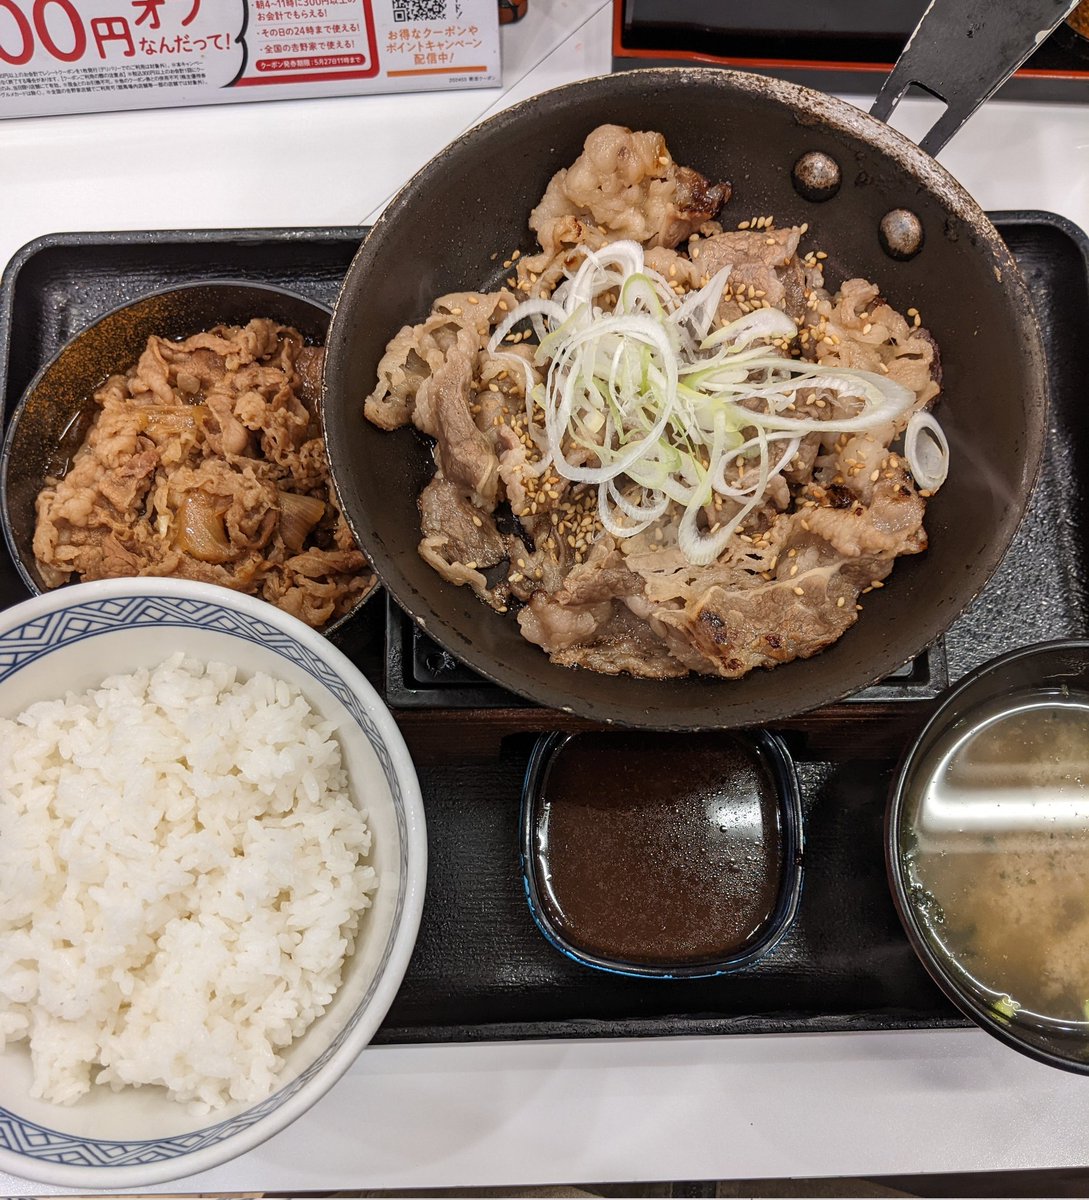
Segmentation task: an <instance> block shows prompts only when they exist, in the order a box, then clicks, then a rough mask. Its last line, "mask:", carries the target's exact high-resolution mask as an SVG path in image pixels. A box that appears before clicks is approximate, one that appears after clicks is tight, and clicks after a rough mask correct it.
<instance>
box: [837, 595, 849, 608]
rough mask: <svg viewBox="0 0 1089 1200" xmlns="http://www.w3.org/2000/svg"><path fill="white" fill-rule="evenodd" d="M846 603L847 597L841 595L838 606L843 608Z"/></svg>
mask: <svg viewBox="0 0 1089 1200" xmlns="http://www.w3.org/2000/svg"><path fill="white" fill-rule="evenodd" d="M846 603H847V599H846V597H844V596H840V598H839V599H838V600H837V601H836V608H842V607H843V606H844V605H845V604H846Z"/></svg>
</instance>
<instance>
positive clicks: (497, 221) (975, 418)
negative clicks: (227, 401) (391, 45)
mask: <svg viewBox="0 0 1089 1200" xmlns="http://www.w3.org/2000/svg"><path fill="white" fill-rule="evenodd" d="M603 122H614V123H616V124H621V125H627V126H629V127H630V128H632V129H653V130H660V131H661V132H662V133H664V134H665V137H666V140H667V143H668V145H669V148H670V151H671V152H672V154H673V155H674V157H675V159H676V161H677V162H680V163H684V164H686V165H690V166H692V167H695V168H696V169H697V170H699V171H701V172H702V173H703V174H704V175H707V176H709V177H710V178H711V179H712V180H714V181H717V180H720V179H727V180H730V181H731V182H732V183H733V198H732V200H731V201H730V202H729V204H728V205H727V207H726V208H725V209H724V211H723V214H722V220H723V224H724V225H725V227H727V228H732V227H734V226H735V225H736V224H737V223H738V222H739V221H741V220H744V219H746V218H748V217H750V216H755V215H760V214H765V213H772V214H774V215H775V217H776V220H777V224H779V225H780V226H783V225H786V224H789V223H791V222H798V223H801V222H803V221H808V222H809V224H810V227H811V230H812V234H811V236H810V238H809V239H808V244H809V245H810V246H812V247H813V248H821V249H823V250H825V251H826V252H827V254H828V259H827V262H826V264H825V266H826V269H827V273H828V274H827V277H828V279H829V280H830V282H831V283H832V285H833V286H836V285H838V284H839V283H840V282H841V281H842V280H844V279H848V278H852V277H855V276H863V277H865V278H867V279H870V280H874V281H876V282H877V283H878V284H879V285H880V287H881V289H882V292H883V294H884V295H885V296H886V297H887V298H888V300H889V301H890V303H891V304H892V305H893V306H894V307H896V308H898V309H900V310H901V311H903V310H906V309H907V308H909V307H912V306H914V307H916V308H918V309H919V310H920V311H921V313H922V318H923V322H924V323H925V325H926V326H927V327H928V328H929V329H930V330H931V332H932V333H933V335H934V336H935V338H936V339H937V341H938V343H939V345H940V347H941V352H942V368H943V373H944V381H943V396H942V398H941V402H940V407H939V409H938V415H939V417H940V419H941V423H942V425H943V427H944V429H945V431H946V433H947V435H948V437H949V442H950V445H951V449H952V469H951V472H950V477H949V481H948V482H947V483H946V485H945V487H944V488H943V489H942V490H941V491H940V492H939V493H938V495H937V496H936V497H935V498H934V500H933V501H932V502H931V504H930V506H929V508H928V510H927V518H926V528H927V531H928V533H929V536H930V549H929V550H928V551H927V552H926V553H925V554H922V555H917V556H914V557H911V558H902V559H900V560H899V561H898V562H897V564H896V566H895V568H894V570H893V573H892V575H891V576H890V578H889V580H888V581H887V585H886V586H885V588H884V589H882V590H881V591H877V592H873V593H871V594H869V595H867V596H866V597H864V602H865V608H864V611H863V612H862V613H861V614H860V619H859V621H858V622H857V624H856V625H855V626H854V627H853V628H851V629H850V630H848V631H847V633H846V634H845V635H844V636H843V637H842V638H841V639H840V640H839V641H838V642H837V643H836V644H835V645H833V646H831V647H830V648H829V649H827V650H825V651H823V652H822V653H820V654H818V655H816V656H815V657H814V658H811V659H808V660H806V661H796V662H793V663H789V664H786V665H784V666H780V667H777V668H776V669H774V670H772V671H763V670H758V671H755V672H753V673H751V674H750V675H748V676H746V677H745V678H744V679H741V680H738V681H725V680H721V679H709V678H704V677H689V678H686V679H681V680H671V681H647V680H637V679H632V678H629V677H627V676H619V677H609V676H604V675H597V674H592V673H590V672H587V671H576V670H570V669H567V668H564V667H559V666H554V665H553V664H552V663H550V662H549V661H548V658H547V656H546V655H545V654H544V653H543V652H542V651H541V650H540V649H539V648H538V647H536V646H533V645H531V644H530V643H529V642H526V641H524V640H523V639H522V638H521V636H520V635H519V632H518V626H517V624H516V622H515V621H514V619H513V616H503V615H500V614H498V613H495V612H493V611H492V610H490V609H488V608H487V607H486V606H485V605H483V604H481V603H480V602H479V601H478V600H477V599H476V598H475V597H474V596H473V595H472V593H471V592H470V591H469V590H468V589H467V588H458V587H454V586H452V585H450V584H448V583H446V582H445V581H444V580H442V579H441V578H440V577H439V576H438V575H437V574H436V573H435V572H434V571H433V570H432V569H431V568H430V567H429V566H427V565H426V564H425V563H424V562H423V560H422V559H421V558H420V557H419V555H418V554H417V553H416V546H417V543H418V541H419V537H420V532H419V528H420V527H419V516H418V513H417V508H416V498H417V496H418V495H419V494H420V491H421V490H422V488H423V487H424V485H425V483H426V482H427V480H428V479H429V478H430V477H431V474H432V471H433V464H432V459H431V455H430V450H429V446H428V444H427V440H426V439H424V438H422V437H421V436H420V435H419V434H418V433H416V432H415V431H414V430H412V429H402V430H399V431H397V432H395V433H392V434H391V433H384V432H382V431H380V430H378V429H377V428H375V427H373V426H372V425H370V424H369V423H368V422H367V421H365V420H364V418H363V399H364V397H365V396H366V395H367V394H368V393H369V392H370V391H371V390H372V388H373V387H374V383H375V379H376V375H377V364H378V360H379V358H380V357H381V355H382V352H383V349H384V347H385V345H386V343H387V342H388V340H389V339H390V338H391V337H392V336H393V335H394V334H395V333H396V332H397V330H398V329H399V328H400V327H401V326H402V325H404V324H406V323H410V322H416V321H419V320H422V319H423V317H424V316H425V315H426V314H427V312H428V311H429V309H430V305H431V302H432V301H433V300H434V299H435V298H436V297H438V296H440V295H442V294H443V293H444V292H452V291H460V290H464V289H467V288H474V287H480V286H483V285H484V284H486V283H487V282H489V277H491V278H492V279H494V274H493V269H494V265H495V264H494V256H495V255H496V253H498V255H499V257H500V260H501V259H502V258H504V257H507V256H509V255H510V253H511V251H512V250H514V248H515V247H520V248H521V250H522V251H523V252H528V251H530V250H531V249H532V248H533V241H532V237H531V235H530V234H529V233H528V231H527V228H526V221H527V218H528V214H529V210H530V208H531V207H532V206H533V205H534V204H535V203H536V202H537V200H538V199H539V198H540V196H541V195H542V194H543V193H544V190H545V186H546V184H547V183H548V181H549V179H550V177H551V176H552V175H553V173H554V172H555V171H556V170H558V169H559V168H560V167H562V166H565V165H567V164H569V163H571V162H573V161H574V159H575V158H576V157H577V155H578V154H579V152H580V150H581V148H582V143H583V140H584V139H585V137H586V135H587V134H588V133H589V132H590V131H591V130H592V129H593V128H594V127H595V126H597V125H599V124H601V123H603ZM814 150H816V151H823V152H825V153H826V154H828V155H831V156H832V157H833V158H834V159H835V160H836V162H837V163H838V164H839V166H840V168H841V172H842V186H841V187H840V189H839V191H838V193H837V194H836V195H835V196H834V197H833V198H831V199H828V200H826V201H824V202H819V203H818V202H814V201H811V200H806V199H804V198H803V197H802V196H801V195H800V194H799V192H798V191H797V190H796V189H795V186H794V184H793V182H792V168H793V165H794V164H795V163H796V162H797V160H798V159H799V158H800V157H801V156H802V155H803V154H806V153H807V152H809V151H814ZM900 208H907V209H910V210H911V211H912V212H914V213H915V214H916V215H917V216H918V218H919V219H920V221H921V223H922V228H923V233H924V235H925V240H924V243H923V246H922V249H921V250H920V251H919V252H918V253H917V254H916V255H915V256H914V257H913V258H911V259H910V260H908V261H897V260H895V259H893V258H891V257H890V256H889V255H888V254H887V253H886V251H885V250H884V249H883V248H882V242H881V240H880V237H879V232H878V231H879V226H880V223H881V220H882V218H883V217H884V216H885V215H886V214H887V213H888V212H889V211H890V210H893V209H900ZM1046 397H1047V378H1046V366H1045V360H1044V354H1043V350H1042V347H1041V343H1040V337H1039V331H1038V329H1037V327H1036V323H1035V318H1034V316H1033V312H1032V307H1031V302H1030V298H1029V294H1028V291H1027V289H1026V287H1025V284H1024V282H1023V281H1022V279H1021V277H1020V275H1019V273H1018V271H1017V268H1016V266H1015V264H1014V260H1013V258H1012V256H1011V255H1010V253H1009V251H1008V250H1007V249H1006V247H1005V245H1004V244H1003V243H1002V241H1001V239H1000V238H999V236H998V234H997V232H996V231H995V229H994V227H993V226H992V225H991V224H990V222H989V221H988V220H987V219H986V217H985V216H984V214H983V212H982V211H981V210H980V209H979V207H978V206H977V205H976V204H975V203H974V202H973V201H972V199H971V198H970V197H969V196H968V195H967V193H966V192H965V191H964V190H963V189H962V188H961V187H960V186H959V185H958V184H957V183H956V182H955V180H954V179H953V178H952V177H951V176H950V175H949V174H948V173H947V172H946V171H945V170H944V169H943V168H942V167H940V166H939V165H938V164H937V163H935V162H934V160H933V159H932V158H931V157H930V156H929V155H928V154H926V153H924V152H923V151H922V150H920V149H919V148H918V147H917V146H915V145H914V144H913V143H912V142H910V141H908V140H907V139H906V138H904V137H902V136H901V135H899V134H897V133H896V132H894V131H893V130H891V129H889V128H888V127H886V126H885V125H883V124H881V123H880V122H879V121H877V120H874V119H873V118H871V117H869V116H866V115H865V114H863V113H861V112H860V111H858V110H857V109H855V108H853V107H852V106H850V105H848V104H846V103H843V102H841V101H838V100H835V99H833V98H831V97H828V96H824V95H821V94H819V93H816V92H813V91H809V90H808V89H805V88H801V87H797V86H795V85H792V84H788V83H784V82H781V81H777V80H771V79H766V78H763V77H758V76H750V75H743V74H740V73H736V72H731V71H725V70H717V69H712V70H700V69H690V68H677V69H659V70H647V71H631V72H626V73H623V74H619V75H611V76H605V77H603V78H599V79H590V80H586V81H583V82H580V83H576V84H573V85H570V86H566V87H562V88H558V89H557V90H555V91H552V92H548V93H546V94H544V95H542V96H539V97H536V98H534V99H532V100H529V101H526V102H525V103H522V104H519V105H517V106H515V107H513V108H511V109H508V110H507V111H505V112H503V113H501V114H499V115H498V116H496V117H494V118H493V119H491V120H490V121H487V122H485V123H484V124H482V125H480V126H477V127H476V128H474V129H472V130H470V131H469V132H468V133H467V134H465V135H463V136H462V137H461V138H459V139H458V140H457V141H455V142H454V143H453V144H451V145H450V146H449V147H447V148H446V149H445V150H444V151H442V153H440V154H439V155H438V157H437V158H435V159H434V160H432V162H430V163H429V164H428V165H427V166H426V167H424V168H423V169H422V170H421V171H420V172H419V174H417V175H416V176H415V178H414V179H412V180H411V181H410V182H409V184H408V185H407V186H406V187H405V188H404V189H403V191H402V192H401V193H400V194H399V195H398V196H397V197H396V198H395V199H394V200H393V202H392V203H391V204H390V205H389V207H388V208H387V209H386V211H385V214H384V215H383V217H382V218H381V219H380V220H379V222H378V223H377V224H376V225H375V227H374V229H373V230H372V232H371V233H370V235H369V237H368V238H367V240H366V242H365V243H364V245H363V246H362V248H361V249H360V251H359V253H358V254H357V256H356V258H355V261H354V262H353V263H352V266H351V268H350V270H349V272H348V275H347V277H346V279H345V282H344V286H343V289H342V291H341V294H340V297H339V300H338V302H337V305H336V308H335V311H334V315H333V321H332V325H331V327H330V332H329V340H328V354H327V358H326V374H325V401H324V414H325V421H326V435H327V441H328V445H329V451H330V458H331V467H332V475H333V479H334V481H335V483H336V486H337V488H338V490H339V493H340V497H341V501H342V504H343V507H344V511H345V514H346V516H347V519H348V521H349V523H350V525H351V526H352V529H353V530H354V532H355V535H356V537H357V538H358V539H359V542H360V545H361V546H362V547H363V549H364V551H365V552H366V554H367V556H368V558H369V559H370V561H371V562H372V563H373V564H374V566H375V568H376V570H377V571H378V574H379V576H380V577H381V579H382V582H383V583H384V584H385V585H386V587H387V588H388V589H389V590H390V592H391V593H392V595H393V596H394V598H395V599H396V600H397V602H398V603H399V604H400V605H401V606H402V607H403V608H404V609H405V610H406V611H407V612H408V613H409V614H410V615H411V616H412V618H413V619H414V620H415V621H416V622H417V623H418V624H419V625H420V626H421V627H423V628H424V629H425V630H426V631H427V633H429V634H430V635H431V636H432V637H433V638H435V640H436V641H438V642H439V643H441V644H442V645H443V646H444V647H445V648H446V649H448V650H449V651H450V652H451V653H453V654H454V655H456V656H457V657H458V658H460V659H462V660H463V661H464V662H466V663H468V664H469V665H470V666H471V667H473V668H474V669H475V670H476V671H478V672H480V673H481V674H482V675H484V676H486V677H488V678H489V679H492V680H494V681H495V682H497V683H499V684H501V685H502V686H503V687H505V688H509V689H510V690H512V691H514V692H518V693H520V694H521V695H523V696H526V697H529V698H530V699H532V700H535V701H538V702H539V703H541V704H545V705H549V706H552V707H557V708H563V709H567V710H570V711H573V712H576V713H578V714H580V715H582V716H585V717H589V718H592V719H597V720H604V721H616V722H622V723H624V724H627V725H636V726H645V727H656V728H669V729H681V728H700V727H720V728H724V727H729V726H738V725H745V724H758V723H761V722H767V721H774V720H777V719H782V718H785V717H787V716H790V715H794V714H797V713H800V712H804V711H806V710H808V709H812V708H815V707H817V706H819V705H823V704H827V703H830V702H832V701H835V700H837V699H840V698H842V697H844V696H847V695H849V694H851V693H853V692H856V691H858V690H859V689H861V688H863V687H865V686H867V685H869V684H871V683H873V682H875V681H877V680H878V679H880V678H882V677H883V676H885V675H887V674H888V673H889V672H890V671H892V670H893V669H895V668H896V667H898V666H900V665H901V664H903V663H904V662H906V661H908V660H909V659H911V658H912V657H913V656H914V655H916V654H917V653H918V652H919V651H920V650H922V649H923V648H924V647H925V646H926V645H928V644H929V643H930V642H931V641H933V639H934V638H936V637H937V636H938V635H939V634H940V633H942V632H943V631H944V630H945V629H946V628H947V627H948V626H949V625H950V624H951V623H952V621H953V620H954V618H955V617H956V616H957V615H958V614H959V613H960V612H961V611H962V610H963V609H964V608H965V606H966V605H967V604H968V603H969V602H970V601H971V600H972V598H973V597H974V596H975V595H976V593H977V592H978V591H979V590H980V588H981V587H982V586H983V585H984V584H985V583H986V582H987V580H988V579H989V578H990V576H991V574H992V572H993V571H994V569H995V567H996V566H997V565H998V563H999V561H1000V560H1001V558H1002V556H1003V554H1004V553H1005V550H1006V548H1007V546H1008V545H1009V543H1010V540H1011V538H1012V537H1013V534H1014V532H1015V530H1016V528H1017V526H1018V523H1019V521H1020V518H1021V515H1022V512H1023V510H1024V507H1025V505H1026V503H1027V500H1028V496H1029V492H1030V490H1031V487H1032V483H1033V481H1034V479H1035V475H1036V472H1037V468H1038V465H1039V462H1040V457H1041V452H1042V447H1043V436H1044V430H1045V423H1046V422H1045V416H1046Z"/></svg>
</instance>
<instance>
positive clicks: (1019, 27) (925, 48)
mask: <svg viewBox="0 0 1089 1200" xmlns="http://www.w3.org/2000/svg"><path fill="white" fill-rule="evenodd" d="M1077 6H1078V0H930V6H929V7H928V8H927V10H926V12H924V13H923V15H922V17H921V18H920V20H919V24H918V25H917V26H916V27H915V32H914V33H913V34H912V35H911V37H910V38H909V39H908V43H907V45H906V46H905V47H904V52H903V53H902V54H901V55H900V58H899V60H898V61H897V63H896V66H895V67H893V69H892V72H891V73H890V75H889V77H888V78H887V79H886V80H885V83H884V85H883V86H882V88H881V91H880V92H878V94H877V99H876V100H875V101H874V103H873V107H872V108H871V109H870V113H871V114H872V115H873V116H875V117H877V119H878V120H880V121H888V119H889V117H890V116H892V113H893V110H894V109H895V108H896V106H897V104H899V103H900V100H901V98H902V97H903V95H904V93H905V92H906V91H907V90H908V88H909V87H910V86H911V85H912V84H913V83H914V84H917V85H918V86H919V87H921V88H922V89H923V90H924V91H925V92H929V93H930V95H932V96H935V97H937V99H939V100H944V101H945V103H946V106H947V107H946V109H945V112H943V113H942V115H941V117H940V118H939V119H938V120H937V122H936V123H935V124H934V125H933V126H932V128H931V129H930V132H929V133H928V134H927V135H926V136H925V137H924V138H922V139H921V140H920V142H919V146H920V147H921V148H922V149H923V150H925V151H926V152H927V153H928V154H932V155H936V154H938V153H939V152H940V151H941V149H942V147H943V146H944V145H945V144H946V142H948V141H949V139H950V138H951V137H952V136H953V134H955V133H956V132H957V130H958V129H960V127H961V126H962V125H963V124H964V122H965V121H967V120H968V118H969V117H970V116H971V115H972V113H974V112H975V111H976V109H977V108H979V106H980V105H981V104H982V103H983V102H984V101H985V100H987V99H989V98H990V97H991V96H993V95H994V93H995V92H996V91H998V89H999V88H1000V87H1001V86H1002V84H1004V83H1005V82H1006V80H1007V79H1009V77H1010V76H1011V75H1012V74H1013V73H1014V71H1016V70H1017V68H1018V67H1019V66H1020V65H1021V64H1022V63H1023V62H1024V61H1025V59H1026V58H1028V56H1029V55H1030V54H1031V53H1032V52H1033V51H1034V50H1035V49H1036V47H1037V46H1039V45H1040V43H1041V42H1043V41H1044V40H1045V39H1046V38H1047V37H1048V36H1049V35H1050V34H1051V32H1052V31H1053V30H1054V29H1055V28H1056V27H1057V26H1058V25H1059V24H1060V22H1061V21H1063V20H1064V19H1065V18H1066V17H1068V16H1069V15H1070V13H1072V12H1073V11H1074V9H1075V8H1077ZM969 72H970V74H969Z"/></svg>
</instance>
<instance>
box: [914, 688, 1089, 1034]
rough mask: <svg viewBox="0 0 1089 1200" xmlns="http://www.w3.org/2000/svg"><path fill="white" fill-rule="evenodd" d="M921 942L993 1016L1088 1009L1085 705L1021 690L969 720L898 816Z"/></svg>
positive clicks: (1074, 1016) (937, 751) (1064, 1017)
mask: <svg viewBox="0 0 1089 1200" xmlns="http://www.w3.org/2000/svg"><path fill="white" fill-rule="evenodd" d="M905 817H906V820H907V821H908V822H909V825H910V827H911V828H912V829H913V830H914V840H915V845H914V847H913V848H912V849H911V850H910V851H909V853H908V855H907V865H908V872H909V879H910V880H911V882H912V885H913V898H914V901H915V903H916V905H917V906H918V909H919V912H920V915H921V916H922V917H923V920H924V923H925V925H926V928H927V930H928V931H929V934H930V936H931V938H932V939H933V940H934V941H935V942H937V943H938V944H939V945H940V947H942V949H943V952H944V953H945V954H946V955H948V956H949V957H950V958H952V959H953V960H954V961H955V962H956V963H957V964H959V966H960V968H961V969H962V970H963V971H964V972H965V973H966V974H967V975H968V976H969V978H970V980H971V983H972V986H973V987H974V988H975V990H977V991H979V992H981V993H982V995H983V996H984V997H985V998H988V999H990V1001H991V1002H992V1003H994V1004H996V1005H997V1007H998V1008H999V1010H1000V1011H1003V1012H1005V1013H1006V1014H1007V1015H1013V1013H1014V1012H1018V1011H1020V1012H1021V1014H1022V1016H1023V1017H1026V1018H1031V1017H1037V1018H1043V1019H1044V1020H1050V1021H1059V1022H1063V1023H1070V1022H1083V1021H1085V1020H1086V1019H1087V1016H1089V1014H1087V1012H1086V1004H1087V1002H1089V698H1087V697H1075V696H1069V695H1062V694H1059V693H1054V692H1049V693H1040V692H1031V693H1025V694H1023V695H1021V696H1019V697H1014V698H1012V699H1004V700H1003V701H1002V702H1001V704H999V705H996V704H992V705H990V706H988V707H986V708H983V709H981V710H979V711H978V712H976V713H973V714H971V716H970V717H969V718H967V719H966V721H965V722H962V723H961V725H959V726H958V727H956V728H955V729H954V730H953V731H952V733H951V735H950V736H948V737H947V738H946V739H945V740H943V742H941V743H939V744H938V745H937V746H936V747H935V748H934V750H933V751H932V753H931V754H930V755H929V756H928V758H927V760H926V762H925V763H924V764H923V768H922V773H921V777H920V785H919V789H918V795H917V796H916V798H915V802H914V805H912V806H909V807H908V809H907V810H906V812H905Z"/></svg>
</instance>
